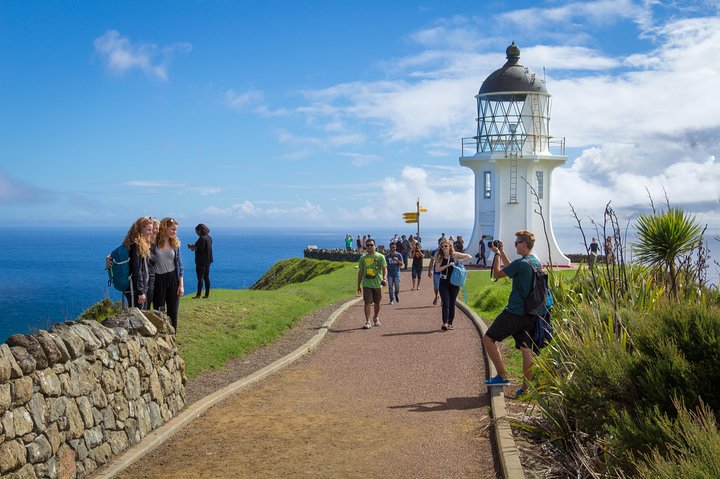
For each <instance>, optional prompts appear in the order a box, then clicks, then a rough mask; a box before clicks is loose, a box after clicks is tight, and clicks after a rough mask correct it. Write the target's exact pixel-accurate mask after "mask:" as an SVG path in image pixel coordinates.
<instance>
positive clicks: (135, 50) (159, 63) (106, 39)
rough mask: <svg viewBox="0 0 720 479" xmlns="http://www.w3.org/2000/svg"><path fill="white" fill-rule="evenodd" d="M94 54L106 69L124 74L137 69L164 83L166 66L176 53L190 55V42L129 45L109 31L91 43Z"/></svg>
mask: <svg viewBox="0 0 720 479" xmlns="http://www.w3.org/2000/svg"><path fill="white" fill-rule="evenodd" d="M93 45H94V47H95V51H96V52H97V53H99V54H100V55H101V56H102V57H103V58H104V59H105V62H106V63H107V68H108V70H110V71H112V72H115V73H118V74H123V73H125V72H126V71H129V70H132V69H139V70H141V71H143V72H145V73H147V74H148V75H151V76H153V77H155V78H157V79H158V80H161V81H167V80H168V72H167V67H168V64H169V63H170V59H171V57H172V55H173V54H174V53H175V52H189V51H190V50H192V46H191V45H190V44H189V43H176V44H172V45H169V46H166V47H158V46H157V45H155V44H153V43H132V42H131V41H130V39H129V38H128V37H124V36H122V35H120V33H119V32H117V31H116V30H108V31H107V32H105V33H104V34H103V35H102V36H100V37H98V38H96V39H95V40H94V41H93Z"/></svg>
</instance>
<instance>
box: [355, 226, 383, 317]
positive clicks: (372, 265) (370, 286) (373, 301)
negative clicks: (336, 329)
mask: <svg viewBox="0 0 720 479" xmlns="http://www.w3.org/2000/svg"><path fill="white" fill-rule="evenodd" d="M365 247H366V248H367V249H368V252H367V253H365V254H364V255H362V256H361V257H360V261H359V262H358V277H357V290H358V293H362V295H363V303H364V305H365V325H364V326H363V329H370V328H371V326H372V325H371V324H370V317H371V314H372V319H373V325H374V326H376V327H379V326H380V317H379V315H380V301H382V287H383V286H385V285H386V284H387V262H386V261H385V256H383V255H381V254H380V253H378V252H376V251H375V240H373V239H369V240H367V242H366V243H365Z"/></svg>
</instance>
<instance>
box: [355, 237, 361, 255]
mask: <svg viewBox="0 0 720 479" xmlns="http://www.w3.org/2000/svg"><path fill="white" fill-rule="evenodd" d="M355 244H357V252H358V253H359V252H361V251H362V245H363V244H362V240H361V239H360V235H357V239H356V240H355Z"/></svg>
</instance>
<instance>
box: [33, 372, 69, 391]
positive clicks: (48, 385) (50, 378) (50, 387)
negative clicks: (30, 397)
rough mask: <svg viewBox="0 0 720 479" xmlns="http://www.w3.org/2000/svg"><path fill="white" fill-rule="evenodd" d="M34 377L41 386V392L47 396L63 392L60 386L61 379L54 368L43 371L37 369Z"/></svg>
mask: <svg viewBox="0 0 720 479" xmlns="http://www.w3.org/2000/svg"><path fill="white" fill-rule="evenodd" d="M34 379H35V380H36V381H37V383H38V386H40V392H42V393H43V394H45V395H46V396H53V397H56V396H59V395H60V393H61V392H62V387H61V386H60V380H59V379H58V376H57V374H55V372H54V371H53V370H52V369H43V370H42V371H35V373H34Z"/></svg>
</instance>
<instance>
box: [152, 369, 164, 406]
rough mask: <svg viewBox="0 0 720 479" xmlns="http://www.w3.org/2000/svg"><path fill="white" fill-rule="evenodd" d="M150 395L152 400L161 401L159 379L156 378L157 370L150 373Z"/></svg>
mask: <svg viewBox="0 0 720 479" xmlns="http://www.w3.org/2000/svg"><path fill="white" fill-rule="evenodd" d="M149 389H150V397H151V398H152V400H153V401H157V402H158V403H161V402H162V401H163V394H162V387H161V386H160V379H159V378H158V373H157V371H153V372H152V373H150V384H149Z"/></svg>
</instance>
